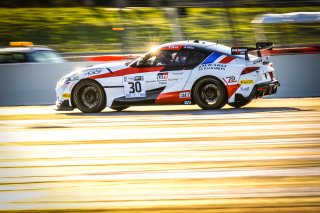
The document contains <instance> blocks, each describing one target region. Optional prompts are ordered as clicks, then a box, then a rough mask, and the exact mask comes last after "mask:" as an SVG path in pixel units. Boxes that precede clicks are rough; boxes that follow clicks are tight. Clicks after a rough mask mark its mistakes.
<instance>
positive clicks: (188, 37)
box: [188, 35, 190, 43]
mask: <svg viewBox="0 0 320 213" xmlns="http://www.w3.org/2000/svg"><path fill="white" fill-rule="evenodd" d="M189 40H190V38H189V35H188V43H189Z"/></svg>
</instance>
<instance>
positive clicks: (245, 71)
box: [241, 67, 260, 75]
mask: <svg viewBox="0 0 320 213" xmlns="http://www.w3.org/2000/svg"><path fill="white" fill-rule="evenodd" d="M259 68H260V67H246V68H244V69H243V70H242V72H241V75H244V74H248V73H252V72H254V71H256V70H258V69H259Z"/></svg>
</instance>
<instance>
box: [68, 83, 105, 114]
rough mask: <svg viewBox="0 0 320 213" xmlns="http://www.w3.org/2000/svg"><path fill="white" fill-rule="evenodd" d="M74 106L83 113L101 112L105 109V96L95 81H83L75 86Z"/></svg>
mask: <svg viewBox="0 0 320 213" xmlns="http://www.w3.org/2000/svg"><path fill="white" fill-rule="evenodd" d="M72 97H73V102H74V104H75V106H76V107H77V108H78V109H79V110H80V111H82V112H85V113H97V112H101V111H102V110H103V109H104V108H105V107H106V94H105V92H104V89H103V87H102V86H101V85H100V84H99V83H97V82H96V81H93V80H89V79H85V80H82V81H80V82H79V83H78V84H76V86H75V88H74V90H73V96H72Z"/></svg>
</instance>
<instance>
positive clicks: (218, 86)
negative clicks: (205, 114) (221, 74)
mask: <svg viewBox="0 0 320 213" xmlns="http://www.w3.org/2000/svg"><path fill="white" fill-rule="evenodd" d="M192 97H193V100H194V101H195V103H196V104H197V105H198V106H199V107H201V108H202V109H205V110H213V109H220V108H222V107H223V106H224V105H225V104H226V103H227V91H226V89H225V86H224V84H223V83H222V82H221V81H219V80H218V79H215V78H212V77H205V78H202V79H200V80H199V81H198V82H197V83H196V84H195V86H194V88H193V90H192Z"/></svg>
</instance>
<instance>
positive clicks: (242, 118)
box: [0, 98, 320, 213]
mask: <svg viewBox="0 0 320 213" xmlns="http://www.w3.org/2000/svg"><path fill="white" fill-rule="evenodd" d="M0 118H1V120H0V211H3V212H8V211H9V210H12V211H22V212H42V211H43V212H48V211H51V212H57V211H59V212H93V211H94V212H181V213H182V212H187V213H188V212H200V213H201V212H230V213H231V212H232V213H233V212H278V213H279V212H288V213H289V212H290V213H291V212H320V98H310V99H263V100H257V101H254V102H253V103H251V104H249V105H248V106H247V107H246V108H243V109H232V108H230V107H225V108H223V109H222V110H217V111H203V110H200V109H199V108H198V107H197V106H161V107H132V108H129V109H127V110H125V111H123V112H113V111H111V110H105V111H103V112H102V113H98V114H82V113H80V112H79V111H74V112H54V111H53V110H52V109H51V107H49V106H41V107H1V108H0Z"/></svg>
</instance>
